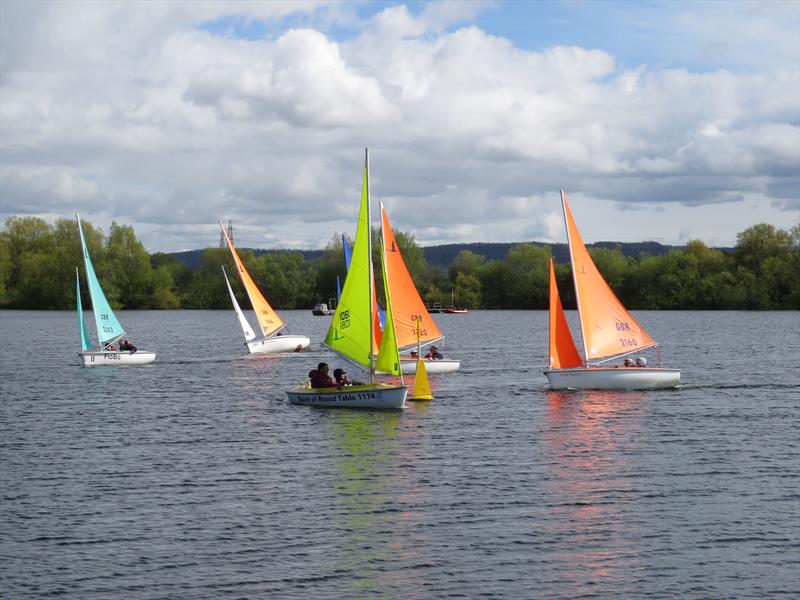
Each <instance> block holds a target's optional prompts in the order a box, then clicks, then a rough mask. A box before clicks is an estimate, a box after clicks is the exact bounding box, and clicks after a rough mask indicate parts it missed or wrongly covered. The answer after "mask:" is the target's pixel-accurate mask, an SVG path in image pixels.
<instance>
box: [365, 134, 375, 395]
mask: <svg viewBox="0 0 800 600" xmlns="http://www.w3.org/2000/svg"><path fill="white" fill-rule="evenodd" d="M364 168H365V169H366V172H367V256H368V257H369V286H368V290H369V348H370V350H369V381H370V383H375V362H374V361H375V357H374V356H373V355H372V339H373V336H374V335H375V333H374V332H373V331H372V330H373V328H374V323H373V319H372V294H373V291H372V285H373V284H374V280H373V277H374V275H373V267H372V209H371V208H370V204H371V203H370V195H369V148H364Z"/></svg>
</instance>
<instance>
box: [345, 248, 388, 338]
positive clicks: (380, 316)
mask: <svg viewBox="0 0 800 600" xmlns="http://www.w3.org/2000/svg"><path fill="white" fill-rule="evenodd" d="M342 248H343V249H344V265H345V267H346V268H347V269H348V270H349V269H350V261H351V260H352V256H353V253H352V251H351V250H350V245H349V244H348V243H347V238H345V236H344V234H342ZM336 285H337V286H338V285H339V277H338V276H337V277H336ZM337 289H338V288H337ZM341 297H342V291H341V290H339V291H338V296H336V301H337V302H338V301H339V298H341ZM372 310H373V311H375V314H376V317H375V318H376V319H377V320H376V323H377V328H376V329H375V334H374V335H375V343H376V344H380V340H381V331H383V324H384V323H385V322H386V311H384V310H383V309H382V308H381V307H380V306H379V305H378V294H377V292H376V289H375V278H374V276H373V279H372Z"/></svg>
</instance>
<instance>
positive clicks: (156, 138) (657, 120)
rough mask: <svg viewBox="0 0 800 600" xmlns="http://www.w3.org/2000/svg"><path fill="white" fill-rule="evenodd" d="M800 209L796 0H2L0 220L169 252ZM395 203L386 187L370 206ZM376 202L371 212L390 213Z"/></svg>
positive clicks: (553, 230) (432, 239)
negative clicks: (131, 239)
mask: <svg viewBox="0 0 800 600" xmlns="http://www.w3.org/2000/svg"><path fill="white" fill-rule="evenodd" d="M366 147H368V148H369V153H370V182H371V197H372V199H373V201H375V202H376V203H377V202H378V201H380V202H382V203H383V204H384V205H385V206H386V209H387V211H388V214H389V218H390V220H391V222H392V225H393V227H394V228H396V229H400V230H402V231H406V232H410V233H413V234H414V235H415V236H416V238H417V241H418V243H420V244H421V245H423V246H428V245H434V244H442V243H463V242H473V241H483V242H521V241H539V242H551V243H559V242H564V241H565V236H566V234H565V232H564V223H563V218H562V213H561V207H560V202H559V198H560V196H559V190H560V189H563V190H564V192H565V193H566V195H567V198H568V199H569V201H570V206H571V208H572V212H573V215H574V217H575V219H576V222H577V224H578V227H579V228H580V230H581V233H582V236H583V238H584V240H585V241H587V242H595V241H609V240H615V241H625V242H635V241H658V242H661V243H665V244H676V245H680V244H685V243H686V242H687V241H688V240H692V239H699V240H702V241H703V242H705V243H706V244H708V245H711V246H732V245H734V244H735V243H736V235H737V234H738V233H739V232H741V231H743V230H744V229H746V228H747V227H750V226H751V225H754V224H756V223H760V222H766V223H770V224H772V225H775V226H776V227H779V228H783V229H787V228H789V227H792V226H793V225H795V224H797V223H798V221H799V220H800V2H798V1H795V0H789V1H778V2H769V1H764V2H745V1H741V2H736V1H728V2H723V1H712V2H688V1H687V2H627V1H624V2H603V1H580V0H575V1H568V0H564V1H557V2H544V1H541V2H491V1H487V2H481V1H472V2H430V3H428V2H405V3H402V2H339V3H336V2H316V1H297V2H277V1H273V2H211V1H207V2H197V3H191V2H78V3H72V2H66V1H57V2H45V1H40V2H16V1H13V0H3V1H2V2H0V219H2V221H5V219H6V218H7V217H8V216H10V215H17V216H39V217H42V218H44V219H46V220H48V221H51V222H52V221H54V220H55V219H57V218H59V217H68V218H72V217H73V216H74V214H75V211H76V210H77V211H79V212H80V213H81V216H82V217H83V218H84V219H86V220H88V221H90V222H92V223H94V224H96V225H99V226H102V227H103V228H104V229H106V230H107V228H108V226H109V225H110V223H111V222H112V221H117V222H118V223H121V224H126V225H131V226H133V227H134V229H135V231H136V234H137V236H138V237H139V239H140V240H141V241H142V242H143V243H144V245H145V247H146V248H147V249H148V251H150V252H156V251H162V252H174V251H180V250H188V249H194V248H204V247H207V246H215V245H217V243H218V240H219V225H218V219H222V220H224V221H225V222H227V220H228V219H230V220H231V221H232V222H233V226H234V234H235V239H236V244H237V245H240V246H244V247H252V248H296V249H315V248H322V247H324V246H325V244H326V243H328V242H329V241H330V240H331V238H332V237H333V236H334V234H335V233H338V232H345V233H348V234H350V235H352V234H353V233H354V228H355V221H356V217H357V211H358V202H359V197H360V186H361V169H362V164H363V159H364V148H366ZM373 214H374V215H377V210H374V211H373ZM375 222H376V223H377V218H376V221H375Z"/></svg>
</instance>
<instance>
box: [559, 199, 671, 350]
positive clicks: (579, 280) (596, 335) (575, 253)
mask: <svg viewBox="0 0 800 600" xmlns="http://www.w3.org/2000/svg"><path fill="white" fill-rule="evenodd" d="M561 204H562V207H563V209H564V221H565V222H566V225H567V241H568V242H569V251H570V259H571V261H572V277H573V280H574V281H575V297H576V298H577V302H578V315H579V316H580V321H581V332H582V334H583V348H584V352H585V356H586V362H587V363H588V362H589V361H591V360H593V359H606V358H613V357H615V356H619V355H622V354H628V353H630V352H636V351H638V350H642V349H644V348H649V347H650V346H655V345H656V342H655V340H654V339H653V338H651V337H650V336H649V335H648V333H647V332H646V331H645V330H644V329H643V328H642V327H641V325H639V324H638V323H637V322H636V320H635V319H634V318H633V317H632V316H631V315H630V313H628V311H627V310H625V307H624V306H622V303H621V302H620V301H619V300H618V299H617V297H616V296H615V295H614V292H612V291H611V288H610V287H608V284H607V283H606V281H605V279H603V276H602V275H601V274H600V271H598V270H597V267H596V266H595V264H594V261H592V258H591V256H590V255H589V252H588V250H586V246H585V245H584V243H583V240H582V239H581V235H580V233H578V228H577V227H576V226H575V221H574V220H573V218H572V213H571V212H570V210H569V205H568V204H567V199H566V197H565V196H564V192H563V191H562V192H561ZM601 362H602V361H601Z"/></svg>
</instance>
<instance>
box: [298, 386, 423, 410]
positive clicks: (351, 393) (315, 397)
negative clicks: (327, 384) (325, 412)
mask: <svg viewBox="0 0 800 600" xmlns="http://www.w3.org/2000/svg"><path fill="white" fill-rule="evenodd" d="M407 393H408V388H407V387H405V386H394V385H387V384H385V383H369V384H365V385H353V386H347V387H344V388H316V389H314V388H311V387H300V388H294V389H291V390H288V391H287V392H286V395H287V396H288V397H289V403H290V404H297V405H300V406H325V407H328V408H337V407H338V408H403V406H405V402H406V395H407Z"/></svg>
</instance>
